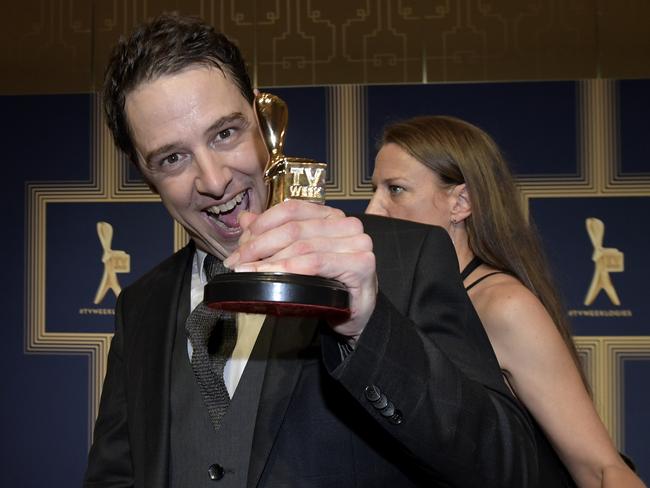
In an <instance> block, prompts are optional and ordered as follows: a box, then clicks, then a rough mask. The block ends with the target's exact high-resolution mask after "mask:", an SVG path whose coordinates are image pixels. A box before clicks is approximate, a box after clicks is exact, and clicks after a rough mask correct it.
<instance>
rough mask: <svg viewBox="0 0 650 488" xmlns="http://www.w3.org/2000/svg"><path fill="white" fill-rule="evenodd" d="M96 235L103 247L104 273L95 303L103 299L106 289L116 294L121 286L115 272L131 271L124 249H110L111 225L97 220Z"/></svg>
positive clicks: (129, 260) (120, 289) (129, 259)
mask: <svg viewBox="0 0 650 488" xmlns="http://www.w3.org/2000/svg"><path fill="white" fill-rule="evenodd" d="M97 235H98V236H99V241H100V242H101V243H102V248H104V254H102V262H103V263H104V275H103V276H102V281H101V282H100V283H99V288H98V289H97V293H96V294H95V305H98V304H99V303H100V302H101V301H102V300H103V299H104V297H105V296H106V293H107V292H108V290H113V293H115V296H118V295H119V294H120V292H121V291H122V288H121V287H120V284H119V282H118V281H117V273H128V272H129V271H131V257H130V256H129V255H128V254H127V253H126V252H124V251H115V250H113V249H111V243H112V241H113V226H112V225H111V224H109V223H108V222H97Z"/></svg>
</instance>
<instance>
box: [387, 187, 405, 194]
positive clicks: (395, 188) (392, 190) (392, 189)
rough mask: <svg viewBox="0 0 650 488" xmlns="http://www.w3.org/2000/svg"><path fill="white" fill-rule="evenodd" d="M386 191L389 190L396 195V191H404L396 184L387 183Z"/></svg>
mask: <svg viewBox="0 0 650 488" xmlns="http://www.w3.org/2000/svg"><path fill="white" fill-rule="evenodd" d="M388 191H389V192H391V194H393V195H396V194H398V193H402V192H403V191H404V188H402V187H401V186H398V185H388Z"/></svg>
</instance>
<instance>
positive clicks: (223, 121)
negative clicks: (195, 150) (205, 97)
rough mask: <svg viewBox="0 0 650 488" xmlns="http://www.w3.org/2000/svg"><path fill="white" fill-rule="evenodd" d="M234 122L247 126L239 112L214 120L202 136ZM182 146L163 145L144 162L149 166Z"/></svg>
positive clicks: (245, 120) (178, 144) (148, 155)
mask: <svg viewBox="0 0 650 488" xmlns="http://www.w3.org/2000/svg"><path fill="white" fill-rule="evenodd" d="M234 122H240V123H241V122H244V123H245V125H246V126H248V120H247V119H246V117H244V114H242V113H241V112H233V113H232V114H229V115H225V116H223V117H220V118H218V119H217V120H215V121H214V122H213V123H212V124H211V125H210V127H208V128H207V129H206V130H205V132H204V134H210V133H212V132H219V131H222V130H223V129H225V128H227V127H228V125H230V124H232V123H234ZM182 145H183V144H182V143H181V142H172V143H171V144H165V145H164V146H161V147H159V148H156V149H154V150H153V151H151V152H149V153H147V154H146V155H145V158H144V160H145V162H146V163H147V164H148V165H149V164H151V161H152V160H153V159H155V158H156V157H158V156H160V155H162V154H166V153H169V152H173V151H174V150H176V148H178V147H179V146H182Z"/></svg>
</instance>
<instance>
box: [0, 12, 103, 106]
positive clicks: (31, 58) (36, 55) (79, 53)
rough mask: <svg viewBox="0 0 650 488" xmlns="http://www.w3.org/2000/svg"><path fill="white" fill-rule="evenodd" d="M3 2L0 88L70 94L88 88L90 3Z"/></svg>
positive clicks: (26, 91) (90, 62)
mask: <svg viewBox="0 0 650 488" xmlns="http://www.w3.org/2000/svg"><path fill="white" fill-rule="evenodd" d="M11 3H12V2H9V3H7V2H5V3H3V6H2V7H1V12H2V13H1V15H0V26H1V27H2V28H1V29H0V93H3V94H21V93H71V92H72V93H74V92H88V91H89V90H90V89H91V87H92V78H91V76H92V54H93V53H92V51H93V44H92V37H93V22H92V20H93V19H92V2H87V1H85V0H49V1H34V0H28V1H25V2H20V3H19V4H16V5H11Z"/></svg>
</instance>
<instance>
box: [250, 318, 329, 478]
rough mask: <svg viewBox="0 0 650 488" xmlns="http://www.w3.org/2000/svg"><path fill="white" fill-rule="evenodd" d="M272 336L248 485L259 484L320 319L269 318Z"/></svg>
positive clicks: (312, 344) (267, 322)
mask: <svg viewBox="0 0 650 488" xmlns="http://www.w3.org/2000/svg"><path fill="white" fill-rule="evenodd" d="M267 327H271V328H272V331H271V334H272V337H271V345H270V351H269V355H268V360H267V365H266V372H265V375H264V383H263V387H262V393H261V395H260V403H259V408H258V412H257V419H256V423H255V425H256V426H255V433H254V436H253V448H252V453H251V460H250V467H249V470H248V486H249V487H254V486H257V485H258V483H259V480H260V477H261V475H262V471H263V470H264V466H265V465H266V462H267V459H268V457H269V454H270V452H271V449H272V447H273V444H274V442H275V439H276V437H277V434H278V431H279V430H280V427H281V425H282V422H283V420H284V416H285V413H286V410H287V407H288V406H289V402H290V401H291V398H292V395H293V391H294V389H295V387H296V383H297V382H298V379H299V378H300V374H301V372H302V368H303V358H302V357H303V355H304V352H305V349H306V348H308V347H310V346H313V347H318V346H317V345H315V341H314V338H315V335H316V334H317V329H318V321H317V320H315V319H305V318H298V317H284V318H277V317H271V316H269V317H267V319H266V321H265V322H264V328H267Z"/></svg>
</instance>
